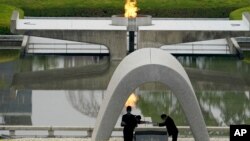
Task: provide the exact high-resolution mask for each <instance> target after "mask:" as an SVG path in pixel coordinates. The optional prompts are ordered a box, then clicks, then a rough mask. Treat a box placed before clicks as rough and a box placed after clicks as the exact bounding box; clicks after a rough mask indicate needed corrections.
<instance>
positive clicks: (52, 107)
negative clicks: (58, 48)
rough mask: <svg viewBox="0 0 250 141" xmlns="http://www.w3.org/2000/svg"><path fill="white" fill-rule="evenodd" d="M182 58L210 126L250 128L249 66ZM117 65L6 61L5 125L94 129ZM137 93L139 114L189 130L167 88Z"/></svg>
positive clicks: (0, 79) (1, 94)
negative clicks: (166, 116) (168, 119)
mask: <svg viewBox="0 0 250 141" xmlns="http://www.w3.org/2000/svg"><path fill="white" fill-rule="evenodd" d="M177 59H178V60H179V61H180V62H181V64H182V65H183V66H184V67H185V70H186V71H187V73H188V75H189V77H190V79H191V82H192V85H193V87H194V89H195V92H196V95H197V99H198V102H199V104H200V106H201V109H202V112H203V115H204V118H205V122H206V124H207V126H227V125H230V124H250V104H249V102H250V93H249V92H250V63H249V62H248V61H241V60H238V58H236V57H223V56H178V57H177ZM118 64H119V61H110V59H109V57H108V56H59V55H57V56H45V55H44V56H42V55H37V56H35V55H34V56H33V55H28V56H25V57H22V58H19V59H15V60H12V61H7V62H1V63H0V124H3V125H35V126H36V125H48V126H49V125H52V126H53V125H56V126H94V124H95V119H96V116H97V114H98V111H99V108H100V105H101V103H102V101H103V99H104V97H105V90H106V88H107V85H108V82H109V80H110V78H111V76H112V74H113V72H114V70H115V68H116V67H117V65H118ZM134 93H135V94H136V95H137V102H136V106H135V107H134V111H133V113H134V114H140V115H142V117H143V118H145V119H146V120H152V121H160V117H159V116H160V114H162V113H166V114H169V115H170V116H171V117H172V118H173V119H174V120H175V122H176V124H177V125H179V126H183V125H187V121H186V118H185V116H184V114H183V111H182V109H181V106H180V105H179V102H178V100H177V99H176V97H175V96H174V94H173V93H172V92H171V91H170V90H169V89H168V88H167V86H164V85H162V84H160V83H155V82H152V83H147V84H144V85H142V86H140V87H138V88H137V89H135V91H134ZM124 113H125V110H123V111H122V112H121V115H122V114H124ZM119 124H120V119H119V120H118V122H117V126H119Z"/></svg>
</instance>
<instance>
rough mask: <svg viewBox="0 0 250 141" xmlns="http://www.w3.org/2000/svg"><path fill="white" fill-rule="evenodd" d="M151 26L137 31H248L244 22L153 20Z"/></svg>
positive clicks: (141, 27)
mask: <svg viewBox="0 0 250 141" xmlns="http://www.w3.org/2000/svg"><path fill="white" fill-rule="evenodd" d="M152 24H153V25H152V26H140V27H139V30H159V31H166V30H167V31H249V27H248V26H247V24H246V23H245V22H243V21H237V20H235V21H230V20H153V21H152Z"/></svg>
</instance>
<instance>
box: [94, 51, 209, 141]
mask: <svg viewBox="0 0 250 141" xmlns="http://www.w3.org/2000/svg"><path fill="white" fill-rule="evenodd" d="M152 81H155V82H161V83H163V84H165V85H166V86H168V88H170V89H171V90H172V91H173V93H174V94H175V96H176V97H177V99H178V101H179V103H180V105H181V107H182V109H183V111H184V114H185V116H186V118H187V121H188V123H189V125H190V128H191V131H192V133H193V136H194V138H195V140H196V141H209V135H208V132H207V129H206V125H205V122H204V119H203V116H202V113H201V110H200V107H199V104H198V101H197V98H196V96H195V93H194V90H193V87H192V85H191V82H190V80H189V78H188V75H187V74H186V72H185V70H184V68H183V67H182V65H181V64H180V63H179V62H178V60H176V58H175V57H173V56H172V55H171V54H169V53H167V52H166V51H162V50H161V49H153V48H146V49H140V50H137V51H135V52H133V53H132V54H130V55H128V56H127V57H125V58H124V59H123V61H122V62H121V63H120V64H119V66H118V67H117V69H116V70H115V72H114V74H113V76H112V78H111V80H110V82H109V85H108V88H107V91H106V94H105V99H104V101H103V103H102V106H101V109H100V111H99V113H98V117H97V121H96V126H95V128H94V132H93V136H92V141H107V140H109V138H110V136H111V133H112V130H113V128H114V126H115V124H116V122H117V119H118V117H119V115H120V113H121V111H122V108H123V107H124V103H125V102H126V100H127V99H128V97H129V95H130V94H131V93H132V92H133V90H134V89H135V88H137V87H138V86H140V85H141V84H143V83H147V82H152Z"/></svg>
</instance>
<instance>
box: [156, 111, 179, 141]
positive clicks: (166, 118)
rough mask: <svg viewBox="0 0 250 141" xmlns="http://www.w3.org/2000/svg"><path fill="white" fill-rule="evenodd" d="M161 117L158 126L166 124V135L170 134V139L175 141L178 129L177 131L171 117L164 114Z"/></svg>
mask: <svg viewBox="0 0 250 141" xmlns="http://www.w3.org/2000/svg"><path fill="white" fill-rule="evenodd" d="M161 119H162V120H163V122H162V123H158V126H160V127H162V126H166V128H167V131H168V135H169V136H172V141H177V137H178V132H179V131H178V129H177V127H176V126H175V123H174V121H173V119H172V118H171V117H169V116H167V115H166V114H162V115H161Z"/></svg>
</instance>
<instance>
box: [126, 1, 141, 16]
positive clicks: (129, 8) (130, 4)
mask: <svg viewBox="0 0 250 141" xmlns="http://www.w3.org/2000/svg"><path fill="white" fill-rule="evenodd" d="M136 3H137V2H136V0H126V4H125V6H124V8H125V14H124V17H127V18H135V17H136V16H137V11H138V10H139V9H138V8H137V7H136Z"/></svg>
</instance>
